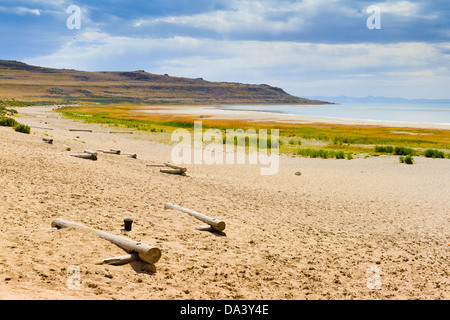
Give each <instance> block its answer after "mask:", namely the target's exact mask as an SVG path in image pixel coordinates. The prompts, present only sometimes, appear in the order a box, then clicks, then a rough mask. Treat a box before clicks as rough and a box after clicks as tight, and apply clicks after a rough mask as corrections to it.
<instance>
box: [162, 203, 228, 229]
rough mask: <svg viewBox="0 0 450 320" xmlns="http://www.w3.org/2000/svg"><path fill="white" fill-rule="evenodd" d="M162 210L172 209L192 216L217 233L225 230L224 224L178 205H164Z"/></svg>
mask: <svg viewBox="0 0 450 320" xmlns="http://www.w3.org/2000/svg"><path fill="white" fill-rule="evenodd" d="M164 209H166V210H167V209H172V210H179V211H181V212H185V213H187V214H189V215H191V216H193V217H194V218H197V219H198V220H200V221H203V222H205V223H207V224H208V225H210V226H211V227H212V228H213V229H215V230H217V231H223V230H225V226H226V225H225V222H223V221H220V220H217V219H215V218H211V217H208V216H206V215H204V214H202V213H200V212H196V211H193V210H190V209H186V208H183V207H180V206H178V205H175V204H173V203H166V204H165V205H164Z"/></svg>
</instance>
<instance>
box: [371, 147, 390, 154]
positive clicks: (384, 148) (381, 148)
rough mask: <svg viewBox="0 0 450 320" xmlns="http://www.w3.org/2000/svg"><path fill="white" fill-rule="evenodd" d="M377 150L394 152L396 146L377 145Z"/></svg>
mask: <svg viewBox="0 0 450 320" xmlns="http://www.w3.org/2000/svg"><path fill="white" fill-rule="evenodd" d="M375 152H379V153H394V147H393V146H375Z"/></svg>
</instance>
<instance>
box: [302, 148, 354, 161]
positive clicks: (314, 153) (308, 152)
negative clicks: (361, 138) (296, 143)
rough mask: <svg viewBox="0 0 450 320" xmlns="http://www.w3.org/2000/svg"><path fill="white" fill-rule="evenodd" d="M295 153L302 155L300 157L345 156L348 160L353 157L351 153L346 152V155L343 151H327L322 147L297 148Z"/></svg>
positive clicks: (323, 157)
mask: <svg viewBox="0 0 450 320" xmlns="http://www.w3.org/2000/svg"><path fill="white" fill-rule="evenodd" d="M295 154H296V155H299V156H302V157H309V158H322V159H333V158H336V159H345V157H346V156H347V159H348V160H351V159H353V155H352V154H351V153H348V154H347V155H346V154H345V153H344V152H343V151H329V150H324V149H319V150H317V149H311V148H304V149H298V150H297V151H296V153H295Z"/></svg>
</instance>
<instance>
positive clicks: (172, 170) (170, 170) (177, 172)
mask: <svg viewBox="0 0 450 320" xmlns="http://www.w3.org/2000/svg"><path fill="white" fill-rule="evenodd" d="M160 172H162V173H170V174H179V175H186V173H185V172H183V170H181V169H172V168H170V169H161V170H160Z"/></svg>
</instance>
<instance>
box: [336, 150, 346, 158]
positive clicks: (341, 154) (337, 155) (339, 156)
mask: <svg viewBox="0 0 450 320" xmlns="http://www.w3.org/2000/svg"><path fill="white" fill-rule="evenodd" d="M335 157H336V159H345V154H344V151H338V152H336V154H335Z"/></svg>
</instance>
